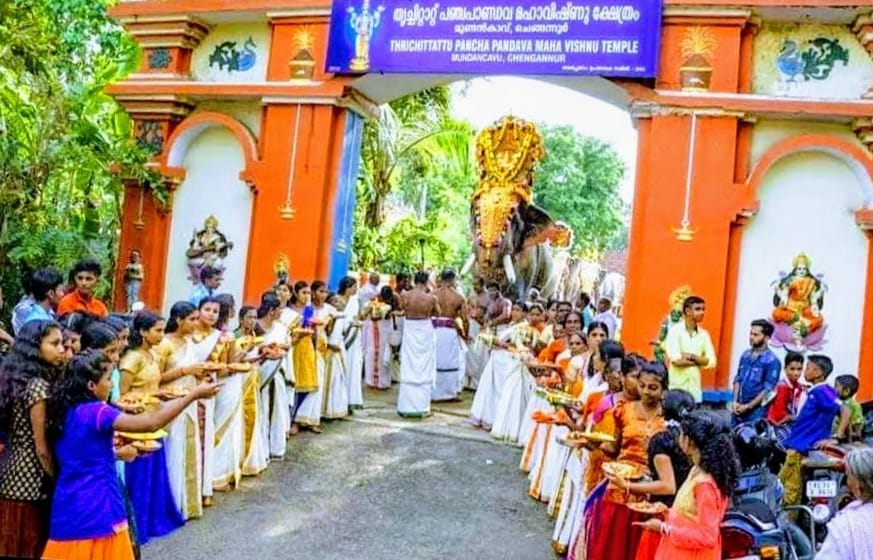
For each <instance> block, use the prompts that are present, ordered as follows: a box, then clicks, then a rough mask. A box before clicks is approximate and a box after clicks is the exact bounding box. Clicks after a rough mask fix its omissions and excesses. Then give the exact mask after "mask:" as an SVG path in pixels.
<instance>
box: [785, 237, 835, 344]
mask: <svg viewBox="0 0 873 560" xmlns="http://www.w3.org/2000/svg"><path fill="white" fill-rule="evenodd" d="M791 266H792V268H791V272H789V273H787V274H786V273H784V272H783V273H780V274H779V279H778V280H776V281H774V282H773V284H772V285H773V286H774V294H773V305H774V309H773V313H772V320H773V326H774V327H775V331H774V333H773V337H772V339H771V344H772V345H773V346H776V347H777V348H782V347H784V348H786V349H787V350H792V351H795V352H803V351H806V350H816V351H817V350H821V348H822V346H823V343H824V335H825V331H826V330H827V326H826V325H825V324H824V316H823V315H822V307H824V294H825V292H826V291H827V285H826V284H825V283H824V282H822V277H823V275H821V274H819V275H813V273H812V271H811V270H810V267H811V266H812V261H811V260H810V258H809V257H808V256H807V255H806V254H804V253H800V254H799V255H797V256H796V257H794V260H793V261H792V262H791Z"/></svg>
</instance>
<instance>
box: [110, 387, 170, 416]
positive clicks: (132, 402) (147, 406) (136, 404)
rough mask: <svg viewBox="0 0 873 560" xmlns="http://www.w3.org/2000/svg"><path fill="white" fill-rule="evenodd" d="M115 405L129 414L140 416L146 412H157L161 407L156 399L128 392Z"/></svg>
mask: <svg viewBox="0 0 873 560" xmlns="http://www.w3.org/2000/svg"><path fill="white" fill-rule="evenodd" d="M115 404H116V405H117V406H118V408H120V409H122V410H124V411H125V412H128V413H130V414H141V413H143V412H146V411H147V410H157V409H158V408H160V407H161V401H160V400H159V399H158V398H157V397H155V396H154V395H149V394H147V393H143V392H140V391H130V392H129V393H126V394H124V395H123V396H122V397H121V398H120V399H118V402H116V403H115Z"/></svg>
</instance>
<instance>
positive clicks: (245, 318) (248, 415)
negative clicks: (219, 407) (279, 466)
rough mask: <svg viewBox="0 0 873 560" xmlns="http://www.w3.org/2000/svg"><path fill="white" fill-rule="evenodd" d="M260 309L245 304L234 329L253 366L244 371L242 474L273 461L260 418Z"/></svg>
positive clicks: (261, 338) (239, 347)
mask: <svg viewBox="0 0 873 560" xmlns="http://www.w3.org/2000/svg"><path fill="white" fill-rule="evenodd" d="M257 313H258V310H257V309H255V308H252V307H243V308H242V309H240V312H239V327H238V328H237V329H236V331H234V334H235V335H236V337H237V339H236V345H237V348H238V349H240V350H242V351H244V352H245V358H244V360H245V361H246V362H248V363H251V364H252V365H253V366H254V367H252V369H251V370H250V371H249V372H248V373H246V374H244V375H243V381H242V396H241V399H240V400H241V407H242V417H243V434H242V455H241V460H240V468H241V471H242V475H243V476H255V475H258V474H260V473H262V472H263V471H264V470H266V468H267V463H269V461H270V449H269V442H268V441H267V440H266V439H264V431H263V430H262V429H261V421H262V417H263V415H264V413H263V411H262V410H261V403H260V396H261V370H260V344H262V343H263V341H264V337H263V334H264V333H263V330H262V329H261V327H260V325H258V324H257Z"/></svg>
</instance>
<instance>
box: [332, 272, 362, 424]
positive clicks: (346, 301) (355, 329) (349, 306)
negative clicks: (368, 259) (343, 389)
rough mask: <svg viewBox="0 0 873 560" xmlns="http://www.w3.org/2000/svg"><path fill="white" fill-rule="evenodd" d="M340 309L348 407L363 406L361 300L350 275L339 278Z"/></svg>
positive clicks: (356, 284) (356, 285)
mask: <svg viewBox="0 0 873 560" xmlns="http://www.w3.org/2000/svg"><path fill="white" fill-rule="evenodd" d="M338 292H339V299H340V301H341V305H340V307H339V308H338V309H340V310H341V311H342V313H343V315H345V321H343V338H344V347H345V351H346V386H347V387H348V391H349V409H351V410H354V409H360V408H364V394H363V387H362V383H361V379H362V377H363V372H364V345H363V344H362V342H361V339H362V337H361V325H362V323H361V300H360V299H358V281H357V280H355V279H354V278H352V277H351V276H346V277H345V278H343V279H342V280H340V284H339V290H338Z"/></svg>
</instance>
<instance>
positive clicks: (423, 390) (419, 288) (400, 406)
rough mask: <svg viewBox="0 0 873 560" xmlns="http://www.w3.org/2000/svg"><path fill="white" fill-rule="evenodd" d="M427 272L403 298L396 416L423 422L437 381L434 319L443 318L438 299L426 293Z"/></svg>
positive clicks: (417, 274)
mask: <svg viewBox="0 0 873 560" xmlns="http://www.w3.org/2000/svg"><path fill="white" fill-rule="evenodd" d="M427 281H428V276H427V273H426V272H417V273H416V274H415V287H414V288H413V289H412V290H409V291H407V292H404V293H402V294H401V296H400V297H401V299H402V301H403V309H404V311H405V312H406V320H405V321H404V323H403V343H402V344H401V345H400V393H399V394H398V395H397V413H398V414H400V416H403V417H413V418H422V417H424V416H427V415H429V414H430V394H431V388H432V387H433V382H434V378H435V377H436V337H435V335H434V328H433V323H431V321H432V319H433V318H434V317H439V316H440V304H439V301H438V300H437V297H436V296H435V295H433V294H429V293H427Z"/></svg>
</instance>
